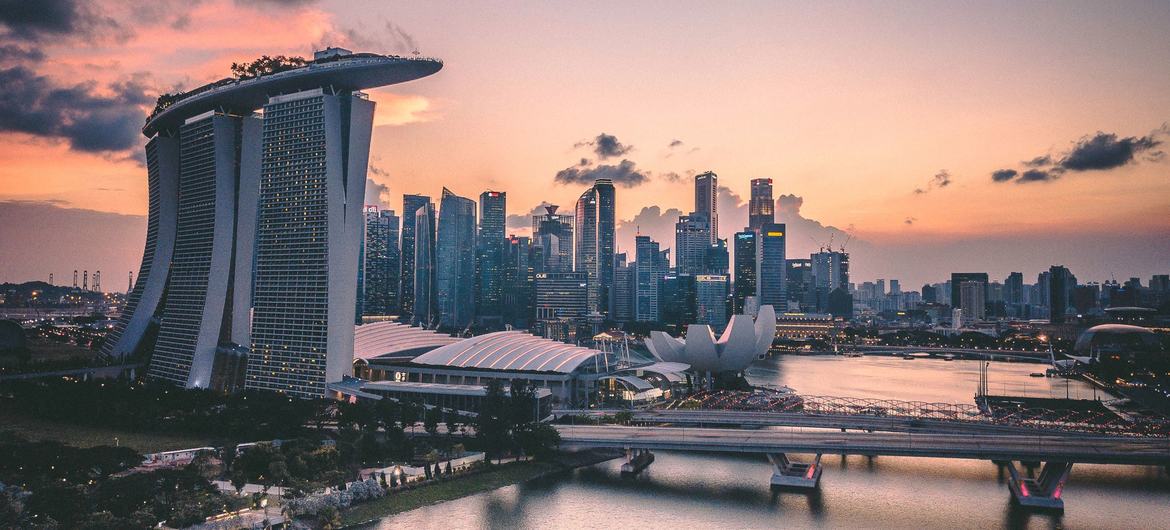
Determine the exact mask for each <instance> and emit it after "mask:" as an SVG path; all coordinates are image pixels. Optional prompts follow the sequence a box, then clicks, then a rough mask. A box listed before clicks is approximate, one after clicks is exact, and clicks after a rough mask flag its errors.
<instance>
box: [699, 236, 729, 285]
mask: <svg viewBox="0 0 1170 530" xmlns="http://www.w3.org/2000/svg"><path fill="white" fill-rule="evenodd" d="M704 264H705V266H704V267H703V273H704V274H719V275H723V276H727V278H728V279H729V280H730V279H731V276H730V272H731V255H730V254H729V253H728V252H727V239H719V240H718V241H717V242H716V243H715V244H713V245H711V246H709V247H707V255H706V256H705V259H704Z"/></svg>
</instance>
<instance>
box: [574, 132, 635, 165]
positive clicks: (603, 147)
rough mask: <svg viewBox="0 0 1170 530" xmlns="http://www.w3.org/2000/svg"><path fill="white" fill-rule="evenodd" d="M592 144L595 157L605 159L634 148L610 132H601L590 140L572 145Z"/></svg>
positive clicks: (620, 154)
mask: <svg viewBox="0 0 1170 530" xmlns="http://www.w3.org/2000/svg"><path fill="white" fill-rule="evenodd" d="M585 146H592V147H593V152H594V153H597V158H599V159H601V160H605V159H607V158H613V157H616V156H622V155H624V154H626V153H629V152H630V151H631V150H633V149H634V146H632V145H625V144H623V143H621V141H619V140H618V139H617V137H616V136H614V135H612V134H605V133H601V134H599V135H597V137H596V138H594V139H592V140H585V141H581V142H577V143H575V144H573V147H575V148H576V147H585Z"/></svg>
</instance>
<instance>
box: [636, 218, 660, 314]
mask: <svg viewBox="0 0 1170 530" xmlns="http://www.w3.org/2000/svg"><path fill="white" fill-rule="evenodd" d="M634 249H635V258H634V276H635V279H634V282H635V292H634V299H635V302H634V319H635V320H637V321H638V322H655V321H657V320H658V315H659V313H658V289H659V285H660V284H661V282H662V272H663V271H662V270H661V260H662V254H661V253H660V251H659V250H658V242H657V241H654V240H653V239H650V236H642V235H639V236H637V237H635V238H634Z"/></svg>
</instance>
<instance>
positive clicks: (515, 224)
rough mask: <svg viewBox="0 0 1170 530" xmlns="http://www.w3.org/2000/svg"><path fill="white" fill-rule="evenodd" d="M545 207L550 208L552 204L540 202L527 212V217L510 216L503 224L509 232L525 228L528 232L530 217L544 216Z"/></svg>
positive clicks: (530, 223) (530, 222) (519, 215)
mask: <svg viewBox="0 0 1170 530" xmlns="http://www.w3.org/2000/svg"><path fill="white" fill-rule="evenodd" d="M545 206H552V203H551V202H543V201H542V202H541V203H540V204H538V205H536V206H533V207H532V209H531V210H529V211H528V214H527V215H521V214H511V215H509V216H508V218H507V219H506V220H505V221H504V224H505V226H507V228H508V229H509V230H524V229H526V228H527V229H529V231H531V228H532V216H534V215H542V214H544V213H545V210H544V207H545Z"/></svg>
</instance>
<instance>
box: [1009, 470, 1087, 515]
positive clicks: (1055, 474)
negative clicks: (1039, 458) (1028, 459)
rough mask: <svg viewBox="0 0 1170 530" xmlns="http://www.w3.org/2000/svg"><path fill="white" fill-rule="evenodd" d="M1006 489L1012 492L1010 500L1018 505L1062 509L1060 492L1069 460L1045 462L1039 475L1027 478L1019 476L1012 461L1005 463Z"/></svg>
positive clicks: (1066, 476) (1066, 477)
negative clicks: (1008, 475)
mask: <svg viewBox="0 0 1170 530" xmlns="http://www.w3.org/2000/svg"><path fill="white" fill-rule="evenodd" d="M1007 469H1008V473H1010V474H1011V477H1010V478H1009V479H1008V489H1009V490H1011V492H1012V500H1014V501H1016V503H1018V504H1019V505H1020V506H1024V507H1026V508H1035V509H1041V510H1064V499H1063V498H1061V494H1062V493H1063V490H1064V483H1065V481H1067V480H1068V475H1069V472H1070V471H1072V464H1071V463H1069V462H1045V463H1044V466H1043V467H1042V468H1041V469H1040V476H1039V477H1037V478H1034V479H1033V478H1027V477H1022V476H1020V472H1019V470H1018V469H1016V465H1015V463H1013V462H1008V463H1007Z"/></svg>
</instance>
